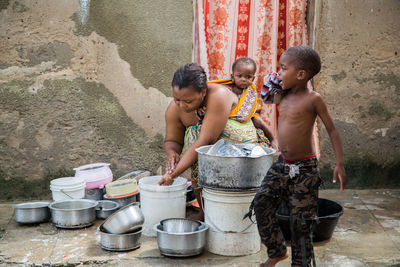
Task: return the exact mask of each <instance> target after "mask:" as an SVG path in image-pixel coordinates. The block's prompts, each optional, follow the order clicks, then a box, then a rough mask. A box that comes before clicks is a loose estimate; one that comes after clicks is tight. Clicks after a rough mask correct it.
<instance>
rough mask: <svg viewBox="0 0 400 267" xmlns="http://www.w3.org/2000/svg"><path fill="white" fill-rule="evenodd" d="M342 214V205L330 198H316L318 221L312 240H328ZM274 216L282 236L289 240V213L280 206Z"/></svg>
mask: <svg viewBox="0 0 400 267" xmlns="http://www.w3.org/2000/svg"><path fill="white" fill-rule="evenodd" d="M342 214H343V207H342V206H341V205H340V204H339V203H337V202H335V201H332V200H329V199H325V198H319V199H318V219H319V223H318V224H317V226H316V227H315V229H314V232H313V241H315V242H320V241H325V240H329V239H330V238H331V237H332V234H333V230H334V229H335V227H336V224H337V222H338V220H339V217H340V216H341V215H342ZM276 217H277V219H278V222H279V226H280V227H281V230H282V233H283V236H284V237H285V239H286V240H290V225H289V214H288V210H287V209H286V208H285V206H281V207H280V208H279V210H278V212H277V213H276Z"/></svg>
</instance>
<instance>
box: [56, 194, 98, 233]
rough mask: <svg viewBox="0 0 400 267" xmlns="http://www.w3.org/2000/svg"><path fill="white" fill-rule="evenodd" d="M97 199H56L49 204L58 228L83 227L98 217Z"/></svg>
mask: <svg viewBox="0 0 400 267" xmlns="http://www.w3.org/2000/svg"><path fill="white" fill-rule="evenodd" d="M97 204H98V203H97V201H95V200H90V199H73V200H64V201H56V202H53V203H51V204H50V205H49V208H50V212H51V220H52V222H53V224H54V225H55V226H56V227H58V228H71V229H73V228H83V227H87V226H90V225H92V224H93V222H94V220H95V219H96V206H97Z"/></svg>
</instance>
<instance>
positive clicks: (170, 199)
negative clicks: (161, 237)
mask: <svg viewBox="0 0 400 267" xmlns="http://www.w3.org/2000/svg"><path fill="white" fill-rule="evenodd" d="M160 179H161V176H149V177H144V178H142V179H140V181H139V192H140V206H141V207H140V208H141V210H142V212H143V215H144V224H143V235H145V236H156V235H157V233H156V231H155V230H154V225H156V224H158V223H160V221H162V220H164V219H168V218H185V215H186V183H187V180H186V179H185V178H182V177H177V178H175V180H174V183H173V184H172V185H170V186H160V185H158V182H159V181H160Z"/></svg>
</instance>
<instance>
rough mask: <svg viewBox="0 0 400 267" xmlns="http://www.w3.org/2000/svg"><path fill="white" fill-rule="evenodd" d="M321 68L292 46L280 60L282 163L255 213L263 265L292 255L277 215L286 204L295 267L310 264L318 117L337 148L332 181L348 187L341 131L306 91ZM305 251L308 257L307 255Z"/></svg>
mask: <svg viewBox="0 0 400 267" xmlns="http://www.w3.org/2000/svg"><path fill="white" fill-rule="evenodd" d="M320 69H321V61H320V58H319V56H318V54H317V53H316V52H315V51H314V50H313V49H311V48H309V47H307V46H297V47H291V48H289V49H288V50H286V51H285V53H284V54H283V55H282V57H281V59H280V71H279V79H280V80H281V82H280V83H279V85H280V86H281V87H282V91H281V93H280V94H281V95H282V97H281V100H280V105H279V121H278V145H279V148H280V151H281V155H280V157H279V159H278V160H277V161H276V162H275V163H274V164H273V165H272V166H271V168H270V170H269V171H268V173H267V174H266V176H265V178H264V180H263V182H262V186H261V189H260V191H259V192H258V193H257V194H256V196H255V197H254V201H253V204H254V211H255V214H256V218H257V226H258V231H259V234H260V236H261V240H262V242H263V243H264V244H265V245H266V246H267V249H268V260H267V261H266V262H265V263H263V264H260V266H264V267H265V266H268V267H272V266H275V264H276V263H278V262H279V261H281V260H284V259H286V258H287V257H289V254H288V252H287V250H286V244H285V240H284V237H283V234H282V232H281V230H280V228H279V224H278V222H277V220H276V218H275V212H276V210H277V209H278V207H279V206H280V204H281V202H282V201H284V202H285V203H286V204H287V206H288V207H289V210H290V227H291V236H292V237H291V247H292V266H310V264H311V258H312V255H313V254H312V253H313V251H312V250H313V249H312V244H311V236H310V235H311V229H312V225H313V224H314V223H315V220H316V218H317V207H318V203H317V200H318V187H319V184H320V177H319V171H318V160H317V158H316V153H315V150H314V146H313V142H312V132H313V127H314V123H315V120H316V118H317V116H319V117H320V118H321V120H322V122H323V123H324V125H325V127H326V130H327V132H328V134H329V137H330V140H331V142H332V145H333V149H334V151H335V157H336V166H335V168H334V172H333V182H334V183H335V182H336V181H337V179H339V180H340V190H341V191H343V189H344V186H345V183H346V174H345V170H344V166H343V150H342V144H341V140H340V137H339V133H338V131H337V130H336V128H335V125H334V124H333V121H332V118H331V116H330V115H329V113H328V110H327V107H326V105H325V103H324V101H323V100H322V97H321V95H320V94H318V93H317V92H315V91H312V90H310V89H309V88H307V82H308V81H309V80H310V79H311V78H312V77H314V76H315V75H316V74H317V73H318V72H319V71H320ZM302 251H303V253H302Z"/></svg>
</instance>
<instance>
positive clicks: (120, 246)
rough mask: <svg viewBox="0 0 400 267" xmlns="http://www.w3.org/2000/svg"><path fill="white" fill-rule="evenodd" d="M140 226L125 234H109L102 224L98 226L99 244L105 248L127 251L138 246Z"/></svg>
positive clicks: (140, 234)
mask: <svg viewBox="0 0 400 267" xmlns="http://www.w3.org/2000/svg"><path fill="white" fill-rule="evenodd" d="M142 231H143V229H142V228H138V229H137V230H135V231H133V232H130V233H126V234H110V233H107V231H106V230H105V229H104V227H103V224H102V225H100V227H99V232H100V245H101V247H102V248H103V249H105V250H110V251H128V250H133V249H137V248H139V247H140V239H141V237H142Z"/></svg>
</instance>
